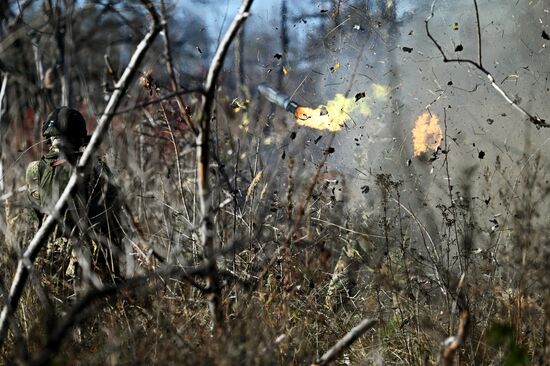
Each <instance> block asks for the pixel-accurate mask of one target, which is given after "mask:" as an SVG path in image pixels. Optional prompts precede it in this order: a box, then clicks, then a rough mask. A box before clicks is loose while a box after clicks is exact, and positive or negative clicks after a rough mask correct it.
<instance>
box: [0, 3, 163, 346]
mask: <svg viewBox="0 0 550 366" xmlns="http://www.w3.org/2000/svg"><path fill="white" fill-rule="evenodd" d="M141 2H142V3H143V4H144V5H145V6H146V7H147V9H148V10H149V13H150V14H151V17H152V19H153V21H152V24H151V29H150V30H149V32H148V33H147V34H146V35H145V37H144V38H143V39H142V40H141V42H140V43H139V44H138V45H137V47H136V50H135V51H134V54H133V55H132V57H131V59H130V61H129V63H128V65H127V66H126V69H125V70H124V73H123V74H122V76H121V78H120V80H119V81H118V83H117V85H116V86H115V91H114V92H113V94H112V95H111V98H110V99H109V102H108V103H107V106H106V107H105V111H104V113H103V115H102V116H101V118H100V120H99V122H98V126H97V128H96V130H95V131H94V133H93V134H92V137H91V139H90V142H89V144H88V146H87V147H86V149H85V150H84V152H83V153H82V157H81V158H80V160H79V161H78V163H77V166H76V169H74V171H73V173H72V175H71V177H70V179H69V182H68V183H67V186H66V187H65V190H64V191H63V193H62V194H61V196H60V198H59V200H58V201H57V202H56V204H55V207H54V210H53V212H52V213H51V214H50V216H48V218H47V219H46V220H45V221H44V223H43V224H42V226H41V227H40V228H39V229H38V231H37V232H36V234H35V235H34V237H33V239H32V240H31V242H30V244H29V246H28V248H27V249H26V250H25V253H24V254H23V257H22V258H21V259H20V260H19V263H18V265H17V270H16V273H15V276H14V278H13V281H12V284H11V288H10V293H9V296H8V299H7V301H6V305H5V306H4V307H3V309H2V313H1V314H0V346H1V345H2V343H3V342H4V340H5V338H6V334H7V331H8V325H9V319H10V318H11V317H12V316H13V314H14V313H15V310H16V309H17V305H18V303H19V299H20V298H21V295H22V293H23V289H24V288H25V285H26V283H27V279H28V277H29V271H30V268H31V267H32V265H33V262H34V260H35V259H36V257H37V256H38V253H39V252H40V249H41V248H42V247H43V245H44V243H46V241H47V240H48V237H49V235H50V234H51V232H52V231H53V229H54V228H55V226H56V224H57V222H58V221H59V220H60V218H61V213H62V212H63V210H64V208H65V207H66V205H67V203H68V202H69V200H70V198H71V196H72V195H73V193H74V192H75V190H76V189H77V187H78V185H79V182H81V181H82V179H83V177H84V172H85V171H86V167H87V166H88V165H89V164H91V162H92V157H93V154H94V153H95V151H96V150H97V148H98V147H99V145H100V144H101V142H102V140H103V138H104V136H105V134H106V133H107V130H108V128H109V125H110V122H111V119H112V117H113V112H115V111H116V109H117V107H118V105H119V104H120V102H121V100H122V97H123V96H124V94H125V92H126V90H127V89H128V86H129V85H130V81H131V80H132V79H133V77H134V75H135V74H136V72H137V69H138V67H139V65H140V64H141V62H142V60H143V58H144V56H145V54H146V53H147V50H148V49H149V47H150V46H151V45H152V43H153V41H154V39H155V37H156V36H157V34H158V33H159V32H160V30H161V23H160V21H159V17H158V14H157V12H156V10H155V7H154V5H153V4H152V3H151V2H150V1H149V0H141Z"/></svg>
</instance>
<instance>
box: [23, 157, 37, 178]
mask: <svg viewBox="0 0 550 366" xmlns="http://www.w3.org/2000/svg"><path fill="white" fill-rule="evenodd" d="M39 176H40V160H35V161H31V162H30V163H29V165H27V171H26V174H25V177H26V180H27V183H31V182H36V181H37V180H38V178H39Z"/></svg>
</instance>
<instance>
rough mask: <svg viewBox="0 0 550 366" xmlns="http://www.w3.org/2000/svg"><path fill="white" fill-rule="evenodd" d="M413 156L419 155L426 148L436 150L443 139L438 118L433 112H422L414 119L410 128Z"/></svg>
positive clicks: (425, 150)
mask: <svg viewBox="0 0 550 366" xmlns="http://www.w3.org/2000/svg"><path fill="white" fill-rule="evenodd" d="M412 135H413V147H414V156H419V155H421V154H422V153H425V152H427V151H428V150H436V149H437V147H438V146H439V143H440V142H441V140H442V139H443V133H442V132H441V127H439V118H438V117H437V116H436V115H435V114H430V113H428V112H424V113H422V114H421V115H420V116H419V117H418V118H417V119H416V125H415V127H414V128H413V130H412Z"/></svg>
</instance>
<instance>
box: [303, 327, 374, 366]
mask: <svg viewBox="0 0 550 366" xmlns="http://www.w3.org/2000/svg"><path fill="white" fill-rule="evenodd" d="M377 322H378V320H376V319H364V320H363V321H361V323H359V325H356V326H355V327H353V328H352V329H351V330H350V331H349V332H348V333H346V335H345V336H343V337H342V338H341V339H340V340H339V341H338V342H336V344H335V345H334V346H332V348H330V349H329V350H328V351H326V352H325V354H324V355H322V356H321V358H319V359H318V360H317V361H315V363H313V364H312V366H324V365H328V364H329V363H331V362H332V361H334V360H336V359H337V358H338V357H339V356H340V355H341V354H342V352H344V351H345V350H346V349H347V348H348V347H349V346H351V344H352V343H353V342H355V341H356V340H357V338H359V337H361V336H362V335H363V334H364V333H365V332H366V331H367V330H369V329H370V328H372V327H373V326H374V325H375V324H376V323H377Z"/></svg>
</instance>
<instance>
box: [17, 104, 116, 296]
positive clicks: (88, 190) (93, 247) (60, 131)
mask: <svg viewBox="0 0 550 366" xmlns="http://www.w3.org/2000/svg"><path fill="white" fill-rule="evenodd" d="M42 135H43V136H44V137H45V138H46V139H48V140H49V143H50V144H51V146H50V148H49V150H48V152H47V153H46V154H45V155H43V156H42V158H41V159H40V160H38V161H33V162H31V163H30V164H29V165H28V167H27V172H26V181H27V187H28V192H29V197H30V200H31V204H32V208H33V210H34V213H35V216H36V218H37V219H38V221H39V222H42V220H43V219H44V217H45V216H47V215H48V212H51V211H52V210H53V207H54V205H55V203H56V202H57V201H58V199H59V197H60V195H61V193H62V192H63V190H64V189H65V187H66V185H67V183H68V181H69V179H70V177H71V175H72V172H73V169H74V168H75V166H76V163H77V162H78V159H79V158H80V156H81V153H82V149H83V148H84V146H85V145H86V143H87V141H88V139H89V138H88V136H87V131H86V122H85V120H84V117H83V116H82V115H81V114H80V112H78V111H77V110H75V109H72V108H68V107H61V108H57V109H55V110H54V111H53V113H52V114H51V115H50V116H49V117H48V119H47V120H46V121H45V122H44V124H43V127H42ZM84 177H85V178H84V181H83V182H82V183H81V184H80V185H79V187H78V188H77V191H76V192H75V193H74V194H73V196H72V197H71V199H70V200H69V203H68V205H67V207H66V208H65V210H64V212H63V214H62V219H61V220H59V222H58V225H57V227H56V229H55V231H54V234H53V235H52V236H51V238H50V242H49V243H48V246H47V255H46V258H43V260H44V262H45V263H44V264H45V267H46V268H48V269H49V270H50V273H49V274H47V273H46V276H45V278H44V280H45V282H46V283H50V284H51V283H52V282H53V284H54V286H55V287H56V288H57V289H60V288H67V285H69V284H70V283H71V282H72V285H73V286H72V287H78V286H81V285H82V286H88V285H89V284H90V283H91V284H92V285H95V286H100V285H101V283H102V282H103V281H112V280H116V279H117V278H118V277H119V273H120V269H119V264H118V263H119V261H118V257H119V256H120V255H121V249H120V248H121V239H122V228H121V225H120V222H119V213H120V211H121V207H122V204H121V200H120V197H119V194H118V189H117V188H116V187H115V186H114V185H113V183H112V175H111V172H110V170H109V169H108V167H107V165H106V164H105V163H103V162H102V161H101V160H100V159H95V161H94V162H93V163H92V164H91V166H90V168H89V169H88V171H86V172H85V174H84ZM76 276H78V277H79V278H80V280H79V281H76V280H75V277H76ZM59 286H61V287H59ZM70 287H71V286H69V288H70Z"/></svg>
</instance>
